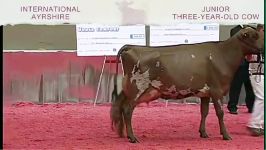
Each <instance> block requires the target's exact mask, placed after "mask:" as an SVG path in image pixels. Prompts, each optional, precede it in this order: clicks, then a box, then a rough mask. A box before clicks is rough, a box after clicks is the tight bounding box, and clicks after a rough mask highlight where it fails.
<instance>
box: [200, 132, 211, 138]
mask: <svg viewBox="0 0 266 150" xmlns="http://www.w3.org/2000/svg"><path fill="white" fill-rule="evenodd" d="M200 137H201V138H209V136H208V134H207V133H206V132H203V133H200Z"/></svg>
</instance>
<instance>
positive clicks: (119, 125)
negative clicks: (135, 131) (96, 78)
mask: <svg viewBox="0 0 266 150" xmlns="http://www.w3.org/2000/svg"><path fill="white" fill-rule="evenodd" d="M127 49H128V48H127V46H123V47H122V48H121V49H120V50H119V52H118V54H117V57H116V73H115V76H114V90H113V92H112V107H111V112H110V117H111V120H112V125H111V126H112V130H113V129H114V128H115V129H116V130H117V133H118V134H119V136H120V137H122V136H123V131H124V127H125V123H124V118H123V111H122V107H123V102H124V100H125V99H126V96H125V94H124V92H123V90H122V92H121V93H120V94H119V95H118V92H117V75H118V64H119V59H120V56H121V54H122V52H123V51H126V50H127Z"/></svg>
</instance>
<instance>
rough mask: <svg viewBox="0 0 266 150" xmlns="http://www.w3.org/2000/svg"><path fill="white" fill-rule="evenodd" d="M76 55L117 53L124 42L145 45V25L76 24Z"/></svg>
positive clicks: (108, 54)
mask: <svg viewBox="0 0 266 150" xmlns="http://www.w3.org/2000/svg"><path fill="white" fill-rule="evenodd" d="M76 33H77V55H78V56H110V55H117V53H118V51H119V49H120V48H121V47H122V46H124V45H125V44H134V45H146V38H145V26H144V25H135V26H105V25H94V24H78V25H76Z"/></svg>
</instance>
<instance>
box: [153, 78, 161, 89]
mask: <svg viewBox="0 0 266 150" xmlns="http://www.w3.org/2000/svg"><path fill="white" fill-rule="evenodd" d="M162 85H163V84H162V82H161V81H158V80H152V81H151V86H153V87H155V88H157V89H159V88H160V86H162Z"/></svg>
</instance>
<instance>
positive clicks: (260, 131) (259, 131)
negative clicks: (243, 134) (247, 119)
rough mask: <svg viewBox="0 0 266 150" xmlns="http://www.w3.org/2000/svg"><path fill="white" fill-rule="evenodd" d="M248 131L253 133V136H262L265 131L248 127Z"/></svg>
mask: <svg viewBox="0 0 266 150" xmlns="http://www.w3.org/2000/svg"><path fill="white" fill-rule="evenodd" d="M247 129H248V130H249V132H250V133H251V135H252V136H261V135H264V130H262V129H259V128H251V127H247Z"/></svg>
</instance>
